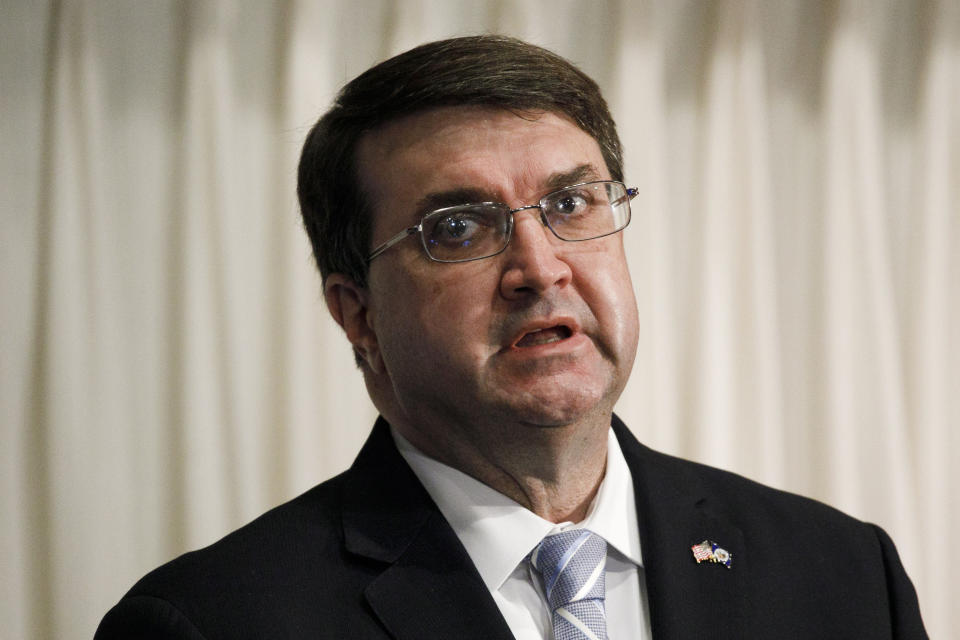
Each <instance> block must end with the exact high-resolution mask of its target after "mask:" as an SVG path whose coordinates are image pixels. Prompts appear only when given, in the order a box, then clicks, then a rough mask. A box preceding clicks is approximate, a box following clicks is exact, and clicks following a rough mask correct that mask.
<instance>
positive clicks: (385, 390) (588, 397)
mask: <svg viewBox="0 0 960 640" xmlns="http://www.w3.org/2000/svg"><path fill="white" fill-rule="evenodd" d="M621 173H622V171H621V152H620V145H619V141H618V140H617V137H616V132H615V129H614V124H613V121H612V120H611V118H610V115H609V113H608V111H607V108H606V105H605V103H604V101H603V98H602V97H601V96H600V93H599V91H598V89H597V87H596V85H595V84H594V83H593V81H591V80H590V79H589V78H587V77H586V76H584V75H583V74H582V73H581V72H580V71H578V70H577V69H575V68H574V67H573V66H572V65H570V64H569V63H567V62H566V61H564V60H563V59H561V58H559V57H557V56H555V55H554V54H551V53H549V52H547V51H544V50H543V49H540V48H537V47H533V46H532V45H528V44H525V43H522V42H519V41H516V40H513V39H507V38H500V37H479V38H465V39H458V40H452V41H446V42H441V43H433V44H428V45H424V46H422V47H419V48H417V49H414V50H412V51H410V52H407V53H405V54H402V55H400V56H398V57H397V58H394V59H392V60H389V61H387V62H384V63H382V64H380V65H378V66H377V67H374V68H373V69H372V70H370V71H368V72H366V73H365V74H363V75H361V76H360V77H358V78H357V79H356V80H354V81H353V82H351V83H350V84H349V85H347V87H346V88H345V89H344V90H343V92H342V93H341V95H340V97H339V98H338V100H337V103H336V104H335V106H334V107H333V109H332V110H331V111H330V112H329V113H328V114H327V115H325V116H324V117H323V118H322V119H321V120H320V122H319V123H318V124H317V126H316V127H315V128H314V130H313V131H312V132H311V134H310V136H309V138H308V140H307V143H306V146H305V150H304V156H303V159H302V161H301V165H300V187H299V191H300V197H301V203H302V208H303V215H304V218H305V221H306V225H307V228H308V231H309V233H310V235H311V240H312V242H313V244H314V248H315V252H316V254H317V259H318V262H319V264H320V268H321V272H322V273H323V276H324V289H325V290H324V293H325V297H326V300H327V303H328V307H329V309H330V312H331V314H332V315H333V316H334V318H335V319H336V320H337V322H338V323H339V324H340V325H341V326H342V327H343V328H344V329H345V331H346V333H347V337H348V339H349V340H350V342H351V343H352V344H353V346H354V350H355V352H356V353H357V354H358V358H359V360H360V361H361V363H362V368H363V372H364V378H365V381H366V383H367V388H368V390H369V392H370V395H371V398H372V399H373V401H374V404H375V405H376V406H377V408H378V409H379V410H380V412H381V413H382V414H383V415H384V416H385V417H386V418H387V419H388V420H389V421H390V422H391V423H392V424H393V425H394V426H396V427H397V428H398V429H399V430H400V432H401V433H403V434H404V435H405V436H406V437H408V438H409V439H411V440H413V441H414V443H415V444H417V445H418V446H420V447H421V448H422V449H424V450H427V451H428V453H431V454H433V455H434V456H435V457H438V458H439V459H442V460H446V461H447V462H448V463H451V464H453V465H454V466H457V467H458V468H465V467H470V466H471V465H470V464H468V463H465V462H464V458H466V457H470V456H481V457H486V458H488V459H490V458H496V457H497V455H496V453H494V452H492V449H495V448H497V447H499V446H501V445H503V444H506V443H509V442H514V443H519V442H521V441H522V440H523V438H524V437H531V438H535V437H539V436H525V435H524V434H523V433H520V432H526V433H528V434H529V433H534V432H536V431H537V430H538V429H536V428H537V427H562V426H566V425H570V424H574V423H577V424H582V423H585V422H590V423H592V424H594V425H596V426H597V428H596V429H595V430H594V433H602V432H601V431H599V429H601V428H605V425H608V424H609V422H608V421H609V414H610V412H611V411H612V408H613V404H614V402H615V401H616V399H617V397H618V396H619V394H620V392H621V391H622V389H623V386H624V384H625V383H626V379H627V377H628V375H629V372H630V369H631V367H632V363H633V358H634V354H635V349H636V341H637V317H636V304H635V301H634V298H633V292H632V286H631V283H630V277H629V273H628V271H627V267H626V260H625V257H624V253H623V245H622V238H621V235H620V234H618V233H612V234H611V235H606V236H604V237H597V238H594V239H590V240H586V241H583V242H566V241H564V240H562V239H560V238H561V237H562V236H563V235H564V233H565V232H564V231H563V230H558V229H556V228H554V229H553V230H552V231H551V229H548V228H547V227H546V226H545V224H544V222H545V221H547V220H548V216H547V212H546V211H544V210H543V209H542V208H540V207H539V206H535V205H542V204H543V203H544V202H545V200H544V197H545V196H547V195H548V194H550V193H552V192H555V191H557V190H558V189H561V188H564V187H571V186H573V185H578V184H580V183H587V182H596V181H610V180H615V181H619V180H621V178H622V175H621ZM591 188H592V189H596V191H595V192H594V193H597V194H600V193H606V191H604V189H605V188H606V187H604V186H603V185H597V186H595V187H584V188H583V190H580V188H578V190H577V191H576V192H575V193H572V194H571V198H570V203H572V202H574V201H576V200H577V198H581V197H585V198H591V197H593V196H591V195H589V194H587V192H586V191H587V190H588V189H591ZM610 188H611V189H622V188H623V187H622V186H620V185H614V186H612V187H610ZM596 197H597V198H600V197H601V196H599V195H597V196H596ZM624 197H627V196H626V194H624ZM624 197H621V198H620V200H621V204H619V205H617V206H619V207H623V206H625V205H624V203H623V200H624ZM478 203H503V205H502V209H501V210H515V211H514V212H513V213H511V214H509V215H510V216H512V218H511V220H512V230H511V234H510V235H509V236H508V237H509V244H508V245H507V246H506V247H505V248H504V249H503V251H502V252H500V253H497V254H496V255H492V256H491V255H489V254H485V255H487V257H483V258H482V259H478V260H474V261H468V262H457V263H452V264H450V263H443V262H437V261H435V260H433V259H431V257H430V256H429V255H428V252H427V251H426V249H425V246H426V245H424V244H421V243H420V242H417V241H416V238H417V236H419V235H420V234H419V232H413V233H411V234H410V235H409V236H407V237H404V234H403V232H404V230H406V229H410V228H411V227H417V225H418V224H419V223H421V220H422V219H423V218H424V216H425V215H426V214H431V213H433V212H435V211H436V210H437V209H441V208H444V207H448V206H461V205H474V204H478ZM568 204H569V203H567V201H566V200H564V203H563V206H567V205H568ZM487 208H488V209H490V208H492V207H491V206H490V205H487ZM621 221H622V220H621ZM558 222H559V221H558ZM461 223H462V224H466V225H476V224H477V220H476V219H473V218H470V219H467V220H466V221H465V222H464V221H463V220H461V221H460V222H458V223H457V224H461ZM614 226H616V225H614ZM621 226H622V225H621ZM460 232H461V228H460V227H456V228H453V227H451V228H450V230H449V233H450V234H459V233H460ZM555 232H556V233H555ZM593 235H600V234H593ZM391 238H402V239H401V240H399V241H397V242H396V243H395V244H393V245H391V246H390V248H389V249H388V250H386V251H384V252H383V253H382V254H380V255H378V256H377V257H376V259H375V260H370V259H369V256H370V252H371V248H372V247H376V246H381V245H383V244H384V243H387V242H388V241H389V240H390V239H391ZM574 239H579V238H574ZM463 246H466V245H465V244H464V245H463ZM433 257H434V258H436V257H437V256H435V255H434V256H433ZM519 425H525V426H527V427H534V429H532V430H529V429H526V428H523V427H519ZM561 431H563V430H561ZM568 431H569V430H568ZM570 433H573V432H570ZM574 435H575V434H574ZM594 442H596V439H594ZM518 450H525V449H523V448H522V447H519V446H518ZM530 451H531V455H532V449H530Z"/></svg>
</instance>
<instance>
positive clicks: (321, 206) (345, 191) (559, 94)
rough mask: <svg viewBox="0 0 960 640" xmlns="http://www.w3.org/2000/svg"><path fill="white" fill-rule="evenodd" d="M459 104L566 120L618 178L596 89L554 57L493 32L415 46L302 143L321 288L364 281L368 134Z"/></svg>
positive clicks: (301, 179)
mask: <svg viewBox="0 0 960 640" xmlns="http://www.w3.org/2000/svg"><path fill="white" fill-rule="evenodd" d="M465 105H484V106H489V107H501V108H504V109H508V110H512V111H518V112H523V111H550V112H556V113H562V114H564V115H566V116H567V117H568V118H569V119H570V120H572V121H573V122H574V123H576V124H577V126H578V127H580V128H581V129H583V130H584V131H585V132H587V133H588V134H589V135H590V136H591V137H592V138H593V139H594V140H596V141H597V143H598V144H599V145H600V150H601V153H602V154H603V159H604V161H605V163H606V165H607V170H608V171H609V172H610V175H611V176H612V177H613V179H615V180H622V179H623V155H622V150H621V148H620V139H619V137H618V136H617V130H616V125H615V124H614V122H613V118H612V117H611V116H610V112H609V110H608V108H607V104H606V102H605V101H604V99H603V96H602V95H601V94H600V89H599V88H598V87H597V85H596V83H595V82H594V81H593V80H592V79H590V78H589V77H588V76H587V75H585V74H584V73H583V72H582V71H580V70H579V69H577V68H576V67H574V66H573V65H571V64H570V63H569V62H567V61H566V60H564V59H563V58H561V57H560V56H558V55H556V54H554V53H552V52H550V51H547V50H546V49H543V48H541V47H537V46H534V45H531V44H529V43H526V42H523V41H520V40H517V39H515V38H509V37H506V36H495V35H487V36H472V37H464V38H454V39H451V40H442V41H438V42H430V43H427V44H424V45H421V46H419V47H416V48H414V49H411V50H410V51H407V52H405V53H401V54H400V55H398V56H396V57H393V58H390V59H389V60H386V61H385V62H382V63H380V64H378V65H376V66H374V67H372V68H371V69H369V70H367V71H366V72H364V73H363V74H361V75H359V76H358V77H357V78H355V79H354V80H352V81H351V82H350V83H348V84H347V85H346V86H345V87H344V88H343V89H342V90H341V91H340V94H339V95H338V96H337V99H336V100H335V102H334V104H333V107H332V108H331V109H330V110H329V111H327V113H326V114H324V116H323V117H322V118H321V119H320V120H319V121H318V122H317V123H316V125H315V126H314V127H313V129H312V130H311V131H310V134H309V135H308V136H307V140H306V143H305V144H304V148H303V154H302V156H301V158H300V168H299V176H298V185H297V193H298V195H299V197H300V207H301V211H302V213H303V220H304V226H305V227H306V230H307V234H308V235H309V236H310V242H311V244H312V245H313V253H314V257H315V259H316V261H317V266H318V267H319V268H320V274H321V276H322V278H323V280H324V281H326V278H327V276H328V275H329V274H330V273H334V272H337V273H344V274H346V275H349V276H350V277H351V278H352V279H353V280H354V281H355V282H356V283H357V284H359V285H364V284H365V283H366V275H367V260H366V258H367V255H368V253H369V251H370V246H371V244H370V229H371V215H372V214H371V211H370V207H369V202H368V201H367V199H366V197H365V194H364V193H363V191H362V189H361V188H360V185H359V182H358V177H359V175H358V167H357V165H356V161H357V159H356V149H357V144H358V143H359V141H360V139H361V138H362V137H363V136H364V134H366V133H367V132H370V131H372V130H374V129H376V128H378V127H380V126H382V125H384V124H386V123H389V122H391V121H393V120H396V119H398V118H402V117H403V116H405V115H410V114H412V113H416V112H420V111H426V110H429V109H432V108H436V107H443V106H465Z"/></svg>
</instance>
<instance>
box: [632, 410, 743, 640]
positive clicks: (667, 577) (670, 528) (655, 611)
mask: <svg viewBox="0 0 960 640" xmlns="http://www.w3.org/2000/svg"><path fill="white" fill-rule="evenodd" d="M613 427H614V432H615V433H616V434H617V438H618V440H619V441H620V447H621V449H622V450H623V453H624V457H625V458H626V460H627V464H628V466H629V467H630V472H631V474H632V475H633V482H634V487H635V493H636V500H637V514H638V518H639V524H640V545H641V549H642V553H643V565H644V574H645V577H646V582H647V597H648V600H649V605H650V621H651V626H652V630H653V635H654V637H655V638H744V637H748V636H749V634H748V633H747V630H746V629H745V628H744V624H745V619H744V615H743V614H744V610H745V603H744V602H743V598H744V597H745V595H744V594H745V593H746V587H747V586H748V580H749V575H750V562H749V555H748V553H747V550H746V548H745V543H744V538H743V532H742V531H741V530H740V529H739V528H738V527H737V526H736V525H735V524H734V523H733V522H731V521H730V520H729V519H728V518H727V517H726V516H725V515H724V513H723V510H722V507H721V505H719V504H716V503H715V502H712V501H711V499H709V498H708V497H707V494H708V491H706V489H707V488H706V487H704V486H703V483H702V481H701V480H700V478H699V477H698V476H696V475H695V474H693V473H691V470H690V469H691V467H690V466H689V463H684V462H682V461H679V460H677V459H675V458H671V457H669V456H665V455H662V454H659V453H656V452H654V451H652V450H650V449H648V448H647V447H645V446H643V445H641V444H640V443H639V442H637V440H636V439H635V438H634V437H633V436H632V434H630V432H629V430H628V429H627V428H626V427H625V426H624V424H623V423H622V422H621V421H620V420H619V418H617V417H616V416H614V419H613ZM705 539H707V540H712V541H714V542H716V543H718V544H719V545H720V546H721V547H723V548H724V549H726V550H728V551H730V552H731V553H732V554H733V562H732V566H731V567H730V568H729V569H728V568H727V567H724V566H723V565H720V564H714V563H711V562H704V563H700V564H697V562H696V561H695V560H694V557H693V553H692V551H691V549H690V547H691V546H692V545H694V544H697V543H699V542H701V541H703V540H705Z"/></svg>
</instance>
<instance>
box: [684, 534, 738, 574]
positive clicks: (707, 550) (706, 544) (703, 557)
mask: <svg viewBox="0 0 960 640" xmlns="http://www.w3.org/2000/svg"><path fill="white" fill-rule="evenodd" d="M690 550H691V551H693V559H694V560H696V561H697V564H700V563H701V562H714V563H717V564H722V565H723V566H725V567H726V568H727V569H729V568H730V567H731V566H732V565H733V554H732V553H730V552H729V551H727V550H726V549H724V548H723V547H721V546H720V545H718V544H717V543H716V542H713V541H712V540H704V541H703V542H700V543H698V544H695V545H693V546H692V547H690Z"/></svg>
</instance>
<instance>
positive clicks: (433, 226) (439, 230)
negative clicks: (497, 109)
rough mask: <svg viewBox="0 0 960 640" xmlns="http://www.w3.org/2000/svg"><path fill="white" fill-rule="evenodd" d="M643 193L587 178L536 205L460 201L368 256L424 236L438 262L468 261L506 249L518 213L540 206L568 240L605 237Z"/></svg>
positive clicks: (425, 246)
mask: <svg viewBox="0 0 960 640" xmlns="http://www.w3.org/2000/svg"><path fill="white" fill-rule="evenodd" d="M637 193H638V191H637V190H636V189H635V188H628V187H625V186H624V185H623V183H622V182H616V181H614V180H598V181H595V182H584V183H581V184H575V185H573V186H570V187H564V188H563V189H560V190H559V191H554V192H552V193H548V194H547V195H545V196H543V197H542V198H540V201H539V202H538V203H537V204H531V205H527V206H525V207H517V208H516V209H511V208H510V207H509V206H507V205H505V204H502V203H499V202H481V203H478V204H465V205H457V206H455V207H444V208H443V209H437V210H436V211H432V212H430V213H428V214H426V215H425V216H423V218H422V219H421V220H420V224H418V225H416V226H413V227H407V228H406V229H404V230H403V231H401V232H400V233H398V234H397V235H395V236H393V237H392V238H390V239H389V240H387V241H386V242H384V243H383V244H381V245H380V246H379V247H377V248H376V249H374V250H373V252H372V253H371V254H370V255H369V257H367V262H370V261H371V260H373V259H374V258H376V257H377V256H379V255H380V254H381V253H383V252H384V251H386V250H387V249H389V248H390V247H392V246H393V245H395V244H397V243H398V242H400V241H401V240H404V239H406V238H408V237H409V236H412V235H414V234H419V235H420V241H421V243H422V244H423V249H424V251H426V252H427V256H428V257H429V258H430V259H431V260H433V261H435V262H469V261H471V260H481V259H483V258H490V257H492V256H495V255H497V254H499V253H502V252H503V250H504V249H506V248H507V245H508V244H510V237H511V235H512V233H513V214H515V213H517V212H518V211H525V210H527V209H540V220H541V222H543V224H545V225H546V226H547V227H548V228H549V229H550V231H552V232H553V235H555V236H557V237H558V238H560V239H561V240H565V241H567V242H581V241H583V240H593V239H594V238H602V237H603V236H609V235H611V234H614V233H617V232H618V231H622V230H623V229H624V228H625V227H626V226H627V225H628V224H630V200H632V199H633V198H634V197H635V196H636V195H637Z"/></svg>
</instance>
